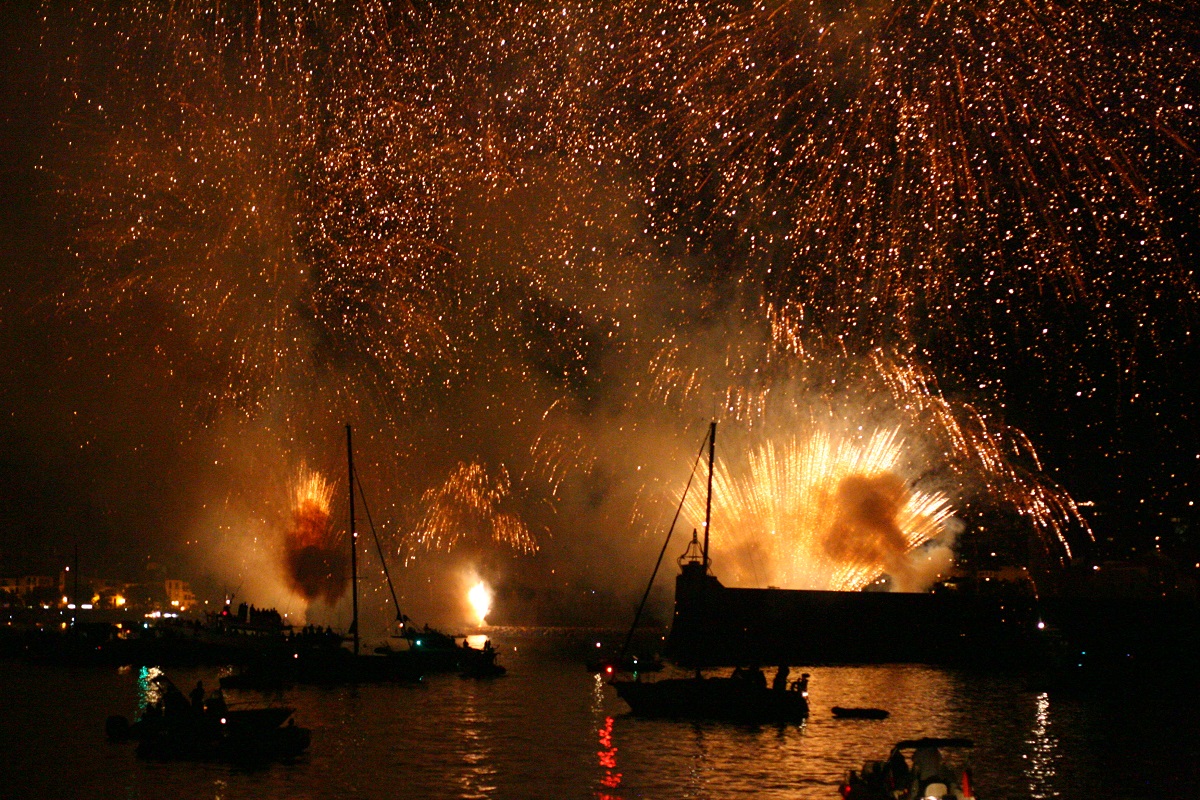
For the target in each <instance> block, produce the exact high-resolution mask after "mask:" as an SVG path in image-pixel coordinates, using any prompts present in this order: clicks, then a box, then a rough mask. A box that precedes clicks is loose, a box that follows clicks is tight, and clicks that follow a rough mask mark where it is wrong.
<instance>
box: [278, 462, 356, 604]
mask: <svg viewBox="0 0 1200 800" xmlns="http://www.w3.org/2000/svg"><path fill="white" fill-rule="evenodd" d="M291 495H292V525H291V527H290V528H288V532H287V537H286V540H285V546H284V564H285V567H286V570H285V572H286V576H287V579H288V584H289V585H290V586H291V588H292V590H293V591H295V592H296V593H297V594H299V595H301V596H302V597H304V599H305V600H308V601H310V602H311V601H313V600H318V599H323V600H325V601H326V602H327V603H335V602H337V600H338V598H340V597H341V596H342V594H344V593H345V591H346V583H347V581H348V579H349V576H348V573H347V564H346V554H345V552H344V551H345V549H346V548H345V547H344V546H343V537H342V535H341V534H340V533H339V532H337V531H335V530H334V528H333V522H332V520H331V519H330V516H329V503H330V501H331V500H332V499H333V485H332V484H330V483H328V482H327V481H326V480H325V477H324V476H323V475H321V474H320V473H319V472H315V471H312V470H310V469H308V467H307V466H305V465H303V464H302V465H301V466H300V470H299V472H298V473H297V476H296V480H295V481H294V482H293V484H292V486H291Z"/></svg>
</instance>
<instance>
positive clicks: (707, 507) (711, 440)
mask: <svg viewBox="0 0 1200 800" xmlns="http://www.w3.org/2000/svg"><path fill="white" fill-rule="evenodd" d="M716 448H717V423H716V421H715V420H714V421H713V423H712V425H711V426H709V429H708V497H707V499H705V501H704V571H705V572H706V573H707V572H708V528H709V523H710V522H711V521H712V481H713V451H715V450H716Z"/></svg>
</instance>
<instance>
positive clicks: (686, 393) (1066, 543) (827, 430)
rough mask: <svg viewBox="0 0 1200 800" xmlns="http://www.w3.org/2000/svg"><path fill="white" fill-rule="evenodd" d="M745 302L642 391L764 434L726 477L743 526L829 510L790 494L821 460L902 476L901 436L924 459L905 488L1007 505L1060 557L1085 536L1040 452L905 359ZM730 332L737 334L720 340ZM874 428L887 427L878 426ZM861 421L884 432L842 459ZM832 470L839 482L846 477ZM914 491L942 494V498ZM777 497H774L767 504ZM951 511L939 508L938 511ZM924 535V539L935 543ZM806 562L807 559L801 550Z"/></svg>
mask: <svg viewBox="0 0 1200 800" xmlns="http://www.w3.org/2000/svg"><path fill="white" fill-rule="evenodd" d="M747 305H748V306H750V308H742V309H739V310H738V311H737V312H736V313H735V314H733V315H732V316H733V317H734V318H733V319H732V320H731V321H728V322H726V323H725V324H724V325H722V326H719V327H720V328H721V334H720V335H718V336H716V337H714V339H715V340H716V341H717V342H718V344H717V345H716V347H715V350H713V351H711V352H710V351H709V350H707V349H706V344H705V342H704V341H702V340H697V341H695V342H693V343H692V345H691V346H690V347H682V346H679V345H677V344H676V343H674V342H671V343H668V344H667V345H665V346H664V347H663V349H662V350H661V351H660V353H659V354H658V357H657V359H656V360H655V362H654V365H655V381H654V383H653V384H652V386H651V388H650V396H651V398H652V399H655V400H656V401H657V402H661V403H663V404H665V405H669V406H671V407H673V408H684V407H689V406H694V405H695V404H696V403H697V402H701V403H702V404H703V405H711V407H712V408H713V409H714V410H716V411H717V413H718V415H719V416H720V417H722V418H724V419H727V420H732V421H737V422H739V423H741V424H742V425H744V426H745V427H746V429H747V430H748V431H751V432H752V434H751V438H752V440H753V437H754V436H758V437H762V438H761V439H759V440H758V441H759V442H760V443H761V442H763V441H765V442H766V443H765V444H758V445H754V446H755V447H759V448H760V450H761V451H760V452H759V454H758V455H757V456H754V457H751V459H750V468H749V472H748V473H747V476H746V477H744V478H743V479H742V480H745V481H747V483H746V485H742V484H739V483H738V481H737V480H734V479H732V478H729V479H728V480H730V483H729V484H728V486H726V487H725V489H726V490H727V491H728V493H729V494H730V496H731V497H737V498H738V500H737V503H736V504H735V505H738V504H745V506H746V508H747V509H750V508H757V509H758V510H757V511H756V512H755V513H754V514H753V515H751V516H752V517H753V519H754V520H755V521H753V522H752V523H751V522H747V523H744V524H746V525H749V526H750V527H751V528H753V529H764V528H766V529H770V530H776V529H778V528H779V527H780V526H779V525H775V524H772V525H766V524H765V523H763V522H762V521H761V520H765V519H769V518H771V517H772V515H773V514H779V513H785V511H784V510H786V509H792V508H798V509H809V511H807V512H805V513H816V512H815V511H812V509H822V513H832V511H831V509H834V508H835V507H836V503H834V502H833V501H832V500H831V499H830V495H828V493H827V494H825V495H820V496H811V497H806V498H803V499H800V498H796V497H794V494H795V492H796V491H799V489H798V488H797V487H799V486H803V485H805V484H803V482H800V483H796V482H795V481H797V480H799V479H798V478H797V477H796V476H798V475H799V476H803V475H821V474H825V473H826V472H828V468H827V467H825V466H822V464H824V463H826V462H828V463H851V464H853V463H858V462H860V460H861V463H863V464H865V465H870V466H869V467H867V468H864V470H863V472H865V474H868V475H876V474H879V473H883V472H897V474H906V470H897V469H896V468H895V467H894V466H893V465H894V464H896V463H898V461H899V459H900V455H901V454H900V452H899V451H897V450H894V449H893V448H894V445H895V440H896V439H898V438H903V439H905V440H906V441H909V442H910V449H912V450H913V453H912V454H909V455H908V456H907V457H908V458H911V459H914V460H917V461H923V462H924V463H923V465H922V466H920V467H919V468H916V469H912V468H906V469H907V470H908V471H909V472H911V477H910V479H911V480H916V479H922V480H936V481H937V482H938V484H939V485H945V486H946V487H950V486H952V487H953V493H954V495H955V498H956V500H957V501H960V502H961V501H963V500H966V499H969V498H974V499H976V500H980V501H982V502H984V503H990V504H994V505H997V506H1006V507H1011V508H1014V509H1016V510H1017V511H1018V512H1019V513H1021V514H1022V515H1024V516H1026V517H1027V518H1028V519H1029V520H1030V523H1031V524H1032V525H1033V527H1034V528H1035V529H1036V530H1038V531H1039V533H1041V534H1042V535H1043V536H1044V537H1045V538H1046V539H1047V540H1048V541H1053V542H1056V543H1057V545H1058V546H1059V547H1061V549H1062V551H1063V552H1064V553H1065V554H1066V555H1068V556H1069V555H1070V552H1071V543H1070V539H1069V537H1070V536H1071V535H1077V534H1079V535H1083V536H1090V534H1091V531H1090V528H1089V526H1088V524H1087V521H1086V519H1085V518H1084V517H1083V515H1082V513H1081V512H1080V510H1079V507H1078V505H1077V504H1076V503H1075V501H1074V500H1073V499H1072V498H1071V496H1070V495H1069V494H1068V493H1067V492H1066V491H1065V490H1063V489H1062V487H1059V486H1057V485H1056V484H1055V483H1054V482H1053V481H1051V480H1050V479H1049V478H1048V477H1047V476H1046V475H1045V474H1044V473H1043V472H1042V471H1041V465H1040V463H1039V461H1038V457H1037V452H1036V450H1035V449H1034V448H1033V446H1032V444H1031V443H1030V442H1029V440H1028V438H1027V437H1026V436H1025V434H1024V433H1022V432H1021V431H1019V430H1016V429H1014V428H1011V427H1009V426H1005V425H1003V424H1000V423H998V422H996V421H993V420H990V419H989V418H988V417H987V416H986V415H985V414H983V413H981V412H979V411H978V410H977V409H976V408H975V407H974V406H972V405H971V404H969V403H962V402H952V401H949V400H947V399H946V398H945V397H943V396H942V394H941V392H940V391H939V390H938V388H937V384H936V382H935V381H934V379H933V376H932V375H931V373H930V372H929V370H928V369H927V368H925V367H923V366H921V365H920V364H918V363H917V362H916V361H915V360H914V359H913V358H912V356H911V355H905V354H904V353H903V352H897V351H893V350H884V349H883V348H878V347H876V348H872V349H870V350H869V351H868V352H866V353H862V354H856V353H853V352H851V351H850V350H849V349H848V348H847V347H846V346H845V345H844V344H843V343H842V342H841V340H840V339H839V338H838V337H832V338H831V339H826V338H822V337H821V336H819V335H815V334H813V333H810V331H811V327H806V323H805V320H804V319H803V314H802V310H801V309H798V308H795V307H786V308H782V309H781V308H777V307H774V306H771V305H770V304H767V303H765V302H760V303H759V304H758V306H757V309H755V308H754V307H753V304H750V303H748V304H747ZM728 329H733V330H735V331H736V335H728V334H727V333H726V331H727V330H728ZM879 420H885V421H886V423H885V424H883V425H879V424H878V421H879ZM831 425H832V427H830V426H831ZM864 425H866V426H868V429H869V428H870V427H879V428H881V429H882V430H889V431H891V432H892V433H891V434H890V436H889V437H884V438H878V437H876V438H868V439H867V441H868V442H869V445H853V446H861V447H864V449H863V451H862V454H861V455H855V454H854V453H853V452H851V451H847V452H841V451H840V450H839V448H841V447H850V446H852V444H853V442H854V439H853V438H848V437H846V436H845V435H844V434H843V433H842V432H843V431H854V430H862V428H863V426H864ZM795 429H804V430H809V431H816V432H810V433H809V434H808V437H809V438H808V439H807V440H805V441H804V442H802V443H800V444H796V443H792V444H790V445H787V448H788V449H785V450H784V453H783V455H780V454H778V453H777V451H776V449H775V448H776V447H777V446H778V447H784V446H785V443H786V442H788V441H789V439H788V438H787V437H788V435H789V432H790V431H792V430H795ZM781 431H782V432H783V438H782V439H781V438H780V436H781V433H780V432H781ZM822 431H824V433H821V432H822ZM833 433H837V434H838V437H839V438H838V441H839V442H840V443H841V444H838V445H837V446H833V445H828V444H826V445H821V444H819V443H820V442H821V441H823V440H822V438H821V437H822V436H829V435H832V434H833ZM771 442H775V444H772V443H771ZM835 454H836V455H835ZM805 459H808V461H807V464H805V463H803V462H804V461H805ZM773 464H783V465H786V469H782V471H781V468H779V467H774V466H771V465H773ZM839 474H840V475H841V477H839V478H838V479H837V480H841V479H842V478H844V477H846V475H848V474H850V473H839ZM717 477H718V478H720V473H719V472H718V475H717ZM829 480H830V481H832V480H833V479H832V478H831V479H829ZM819 485H825V486H830V485H832V484H831V483H829V481H826V482H825V483H821V484H819ZM755 487H757V488H755ZM829 491H832V490H829ZM922 494H925V495H927V496H931V497H932V496H937V497H941V496H942V495H941V493H940V492H928V493H924V492H923V493H922ZM776 496H777V500H776V499H773V498H776ZM943 499H945V498H943ZM772 502H778V503H780V507H779V509H776V510H772V509H771V507H770V503H772ZM921 502H922V503H923V502H924V501H923V500H922V501H921ZM940 508H941V506H939V505H938V504H937V503H934V504H933V505H930V506H928V510H929V514H928V516H929V517H930V518H931V519H934V520H938V521H939V522H940V521H941V520H943V519H944V518H945V517H944V515H942V513H941V511H940V510H939V509H940ZM948 508H949V506H948V500H947V505H946V509H947V513H949V512H948ZM746 513H750V512H749V511H747V512H746ZM786 513H789V514H794V513H799V512H791V511H787V512H786ZM735 516H736V514H735ZM731 524H733V525H734V526H735V527H736V525H739V524H743V523H736V524H735V523H731ZM830 525H831V523H829V522H828V521H824V522H821V521H816V520H804V521H797V522H789V523H788V526H785V527H790V528H793V529H796V530H803V531H808V532H809V533H806V534H803V535H807V536H812V535H815V534H813V533H811V532H812V531H818V530H820V531H826V530H829V528H830ZM922 530H925V531H926V533H925V534H922V535H925V538H932V537H933V535H935V534H932V533H928V531H929V529H924V528H923V529H922ZM911 543H912V542H911V541H910V544H911ZM764 557H765V556H764ZM805 558H807V559H815V558H816V556H810V555H807V554H806V555H805ZM771 559H772V560H774V556H772V557H771ZM777 568H778V569H780V570H783V567H777ZM829 572H830V570H829V569H828V568H824V567H823V568H822V569H821V570H820V573H821V574H828V573H829ZM871 577H874V576H873V575H872V576H870V577H866V578H865V580H868V581H869V580H870V578H871ZM797 580H803V579H801V578H797ZM863 580H864V576H863V575H862V574H859V575H857V576H847V577H846V578H845V579H844V582H843V579H841V578H839V579H838V582H839V583H840V584H841V585H861V584H862V581H863ZM809 582H810V583H811V581H809Z"/></svg>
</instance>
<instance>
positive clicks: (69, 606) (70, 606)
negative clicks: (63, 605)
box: [67, 603, 75, 609]
mask: <svg viewBox="0 0 1200 800" xmlns="http://www.w3.org/2000/svg"><path fill="white" fill-rule="evenodd" d="M67 608H71V609H73V608H75V604H74V603H67Z"/></svg>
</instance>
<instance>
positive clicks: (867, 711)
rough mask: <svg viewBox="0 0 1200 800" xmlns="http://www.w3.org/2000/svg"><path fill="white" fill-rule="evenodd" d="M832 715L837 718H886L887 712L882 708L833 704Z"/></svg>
mask: <svg viewBox="0 0 1200 800" xmlns="http://www.w3.org/2000/svg"><path fill="white" fill-rule="evenodd" d="M833 715H834V716H835V717H837V718H838V719H887V718H888V716H889V713H888V712H887V711H886V710H884V709H882V708H846V707H844V706H834V707H833Z"/></svg>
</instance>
